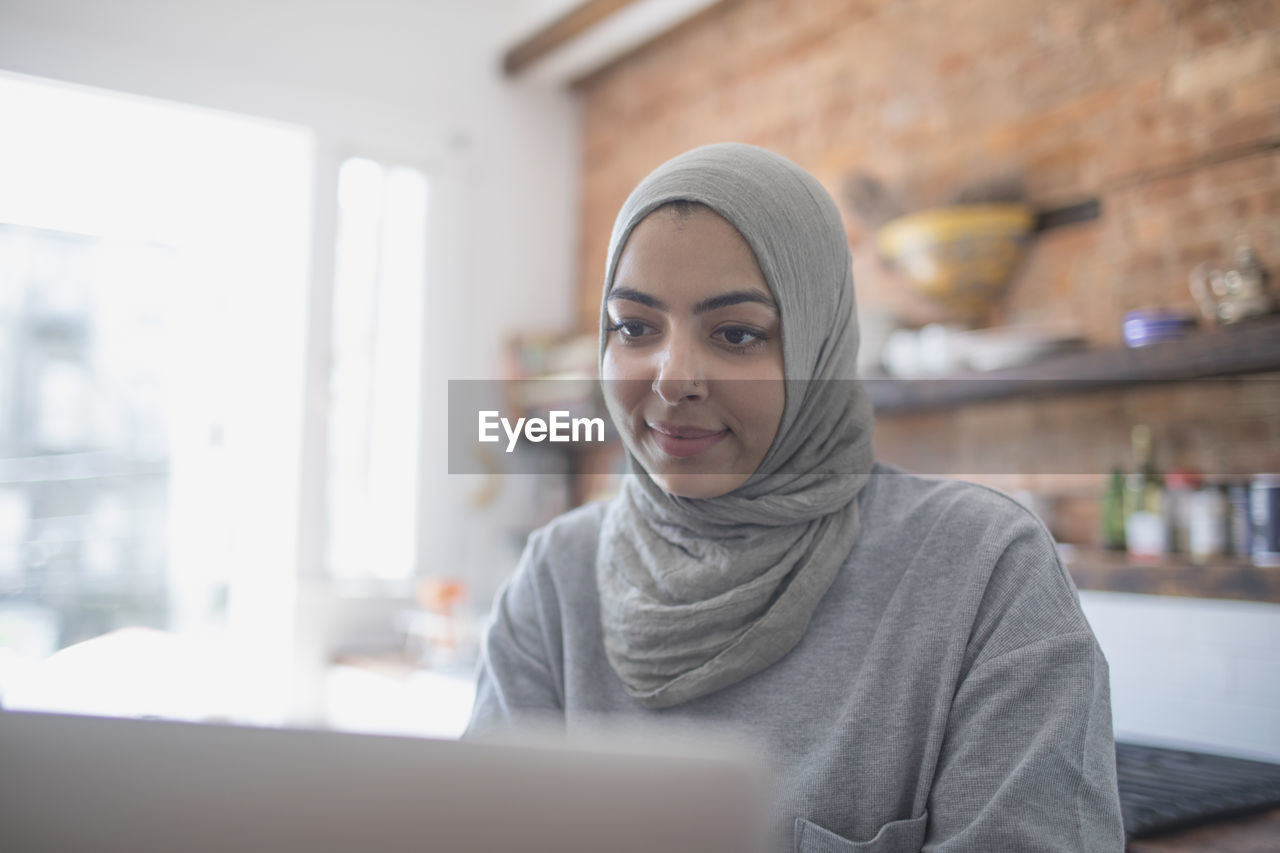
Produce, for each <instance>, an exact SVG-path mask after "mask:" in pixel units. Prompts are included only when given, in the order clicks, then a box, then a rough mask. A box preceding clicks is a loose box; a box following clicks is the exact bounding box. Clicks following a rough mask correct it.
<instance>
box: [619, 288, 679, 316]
mask: <svg viewBox="0 0 1280 853" xmlns="http://www.w3.org/2000/svg"><path fill="white" fill-rule="evenodd" d="M615 299H625V300H627V301H628V302H638V303H640V304H641V305H643V306H645V307H646V308H653V309H654V310H657V311H666V310H667V303H665V302H663V301H662V300H661V299H658V298H657V297H656V296H650V295H649V294H647V293H641V292H640V291H638V290H636V289H635V288H632V287H615V288H614V289H613V290H611V291H609V301H610V302H612V301H613V300H615Z"/></svg>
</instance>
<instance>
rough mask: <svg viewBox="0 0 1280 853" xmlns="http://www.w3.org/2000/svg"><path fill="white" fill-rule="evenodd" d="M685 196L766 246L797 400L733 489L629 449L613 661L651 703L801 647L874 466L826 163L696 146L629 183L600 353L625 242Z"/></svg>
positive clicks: (607, 578)
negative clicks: (701, 483) (710, 485)
mask: <svg viewBox="0 0 1280 853" xmlns="http://www.w3.org/2000/svg"><path fill="white" fill-rule="evenodd" d="M678 200H684V201H690V202H695V203H698V204H702V205H705V206H706V207H708V208H710V209H711V210H713V211H714V212H715V213H717V214H719V215H720V216H721V217H722V218H724V219H725V220H727V221H728V222H729V223H730V224H731V225H733V226H734V228H736V229H737V230H738V232H739V233H740V234H741V235H742V236H743V238H744V239H745V240H746V241H747V244H748V245H749V246H750V247H751V250H752V251H753V252H754V254H755V258H756V262H757V263H758V264H759V266H760V271H761V272H762V273H763V275H764V278H765V281H766V283H767V284H768V286H769V289H770V290H771V291H772V293H773V297H774V300H775V301H776V303H777V305H778V310H779V315H780V323H781V337H782V350H783V372H784V376H785V381H786V388H785V391H786V399H785V406H784V409H783V413H782V420H781V423H780V424H779V427H778V433H777V435H776V436H775V437H774V440H773V444H772V445H771V446H770V448H769V450H768V452H767V453H766V455H765V457H764V459H763V460H762V461H761V463H760V466H759V468H758V469H757V470H756V472H755V474H754V475H752V476H751V477H750V478H748V479H747V481H746V482H744V483H743V484H742V485H740V486H738V487H737V488H736V489H734V490H733V491H731V492H729V493H728V494H725V495H722V496H719V497H714V498H707V499H693V498H684V497H680V496H677V495H672V494H669V493H667V492H665V491H663V490H662V488H661V487H659V486H658V485H657V483H655V482H654V481H653V479H652V478H651V477H650V476H649V475H648V473H646V472H645V470H644V468H643V467H642V466H641V465H640V464H639V462H638V461H637V460H636V456H635V453H634V450H635V449H634V448H631V447H628V448H627V451H628V454H627V455H628V465H629V473H628V475H627V476H626V477H624V478H623V485H622V488H621V491H620V493H619V494H618V496H617V497H616V498H615V499H614V500H613V501H612V503H610V505H609V506H608V508H607V509H606V512H605V518H604V524H603V528H602V530H601V537H600V547H599V552H598V555H597V565H596V572H597V580H598V584H599V589H600V603H601V619H602V623H603V628H604V643H605V651H606V654H607V656H608V659H609V662H610V664H611V665H612V667H613V669H614V671H615V672H616V673H617V675H618V677H619V678H620V679H621V680H622V682H623V683H624V684H625V685H626V688H627V691H628V692H629V693H630V695H631V696H633V697H634V698H635V699H636V700H638V701H639V702H640V703H642V704H643V705H645V706H646V707H650V708H665V707H669V706H672V705H677V704H680V703H682V702H687V701H689V700H691V699H696V698H698V697H700V696H704V695H706V694H708V693H712V692H714V691H717V690H720V689H722V688H724V687H727V686H729V685H732V684H734V683H736V682H738V681H741V680H742V679H744V678H747V677H748V676H751V675H753V674H755V673H757V672H759V671H760V670H762V669H764V668H765V667H767V666H769V665H770V664H772V663H774V662H776V661H777V660H779V659H780V658H782V657H783V656H784V655H785V654H786V653H787V652H789V651H790V650H791V649H792V648H793V647H794V646H795V645H796V643H797V642H799V641H800V638H801V637H802V636H803V635H804V632H805V629H806V628H807V627H808V624H809V619H810V617H811V616H812V614H813V611H814V608H815V607H817V604H818V601H819V600H820V599H821V597H822V595H823V593H825V592H826V591H827V588H828V587H830V585H831V582H832V581H833V580H834V579H835V576H836V573H837V572H838V571H839V569H840V566H841V565H842V564H843V563H844V561H845V559H846V557H847V556H848V555H849V551H850V549H851V548H852V546H853V543H854V541H855V540H856V539H857V536H858V531H859V520H858V506H857V496H858V492H859V491H860V490H861V488H862V486H863V484H864V483H865V482H866V479H867V476H868V474H869V472H870V470H871V466H872V463H873V457H872V448H871V424H872V413H871V406H870V403H869V401H868V399H867V395H866V391H865V389H864V388H863V386H862V383H861V382H859V381H856V372H855V362H856V358H857V352H858V326H857V322H856V317H855V306H854V293H853V272H852V267H851V256H850V253H849V245H848V240H847V237H846V235H845V231H844V226H843V224H842V222H841V219H840V213H839V210H838V209H837V208H836V205H835V202H834V201H833V200H832V199H831V196H830V195H829V194H828V193H827V192H826V190H825V189H824V188H823V187H822V185H821V184H820V183H818V181H817V180H816V179H815V178H814V177H813V176H812V175H810V174H809V173H808V172H806V171H804V170H803V169H801V168H800V167H799V166H797V165H796V164H794V163H792V162H791V161H789V160H787V159H785V158H784V157H781V156H779V155H777V154H774V153H772V152H770V151H766V150H765V149H763V148H757V147H755V146H751V145H743V144H738V143H721V144H716V145H708V146H705V147H702V148H696V149H694V150H692V151H689V152H686V153H685V154H682V155H680V156H678V157H676V158H674V159H672V160H670V161H668V162H666V163H664V164H663V165H662V166H659V167H658V168H657V169H656V170H655V171H654V172H653V173H651V174H650V175H649V176H648V177H647V178H645V179H644V180H643V181H642V182H641V183H640V185H639V186H637V187H636V189H635V190H634V191H633V192H632V193H631V196H630V197H629V198H628V199H627V201H626V203H625V204H624V205H623V206H622V210H621V211H620V212H619V214H618V218H617V221H616V222H615V223H614V227H613V234H612V238H611V240H610V244H609V256H608V266H607V269H606V274H605V281H604V299H603V300H602V304H601V323H600V328H601V335H600V357H601V361H603V358H604V351H605V347H606V345H607V343H608V334H607V332H605V328H606V327H607V326H608V325H609V322H608V314H607V307H606V306H607V302H608V296H609V291H610V290H611V289H612V287H613V281H614V276H615V274H616V271H617V268H618V261H619V258H620V257H621V255H622V252H623V249H624V247H625V246H626V242H627V238H628V236H629V235H630V234H631V231H632V230H633V229H634V228H635V227H636V225H637V224H638V223H639V222H640V221H641V220H643V219H644V218H645V217H646V216H647V215H649V214H650V213H652V212H653V211H654V210H656V209H657V208H659V207H661V206H663V205H665V204H668V203H670V202H673V201H678ZM714 381H715V379H714V377H711V382H712V386H711V388H712V390H711V393H713V394H714Z"/></svg>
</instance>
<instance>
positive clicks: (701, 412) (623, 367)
mask: <svg viewBox="0 0 1280 853" xmlns="http://www.w3.org/2000/svg"><path fill="white" fill-rule="evenodd" d="M607 310H608V322H609V327H608V338H607V342H606V344H605V351H604V361H603V364H602V369H601V373H602V377H603V379H604V380H605V382H604V388H605V400H606V403H607V404H608V407H609V414H610V415H611V416H612V417H613V421H614V423H615V424H616V425H617V427H618V430H619V431H620V432H621V433H622V435H623V436H624V437H625V438H626V439H627V443H628V444H629V446H630V448H631V450H632V452H633V453H634V454H635V456H636V458H637V460H638V461H639V462H640V464H641V465H642V466H644V469H645V471H647V472H648V473H649V476H651V477H652V478H653V479H654V481H655V482H656V483H657V484H658V485H659V486H660V487H661V488H662V489H664V490H665V491H667V492H669V493H671V494H674V495H680V496H681V497H686V498H711V497H717V496H719V495H723V494H727V493H729V492H731V491H733V490H734V489H736V488H737V487H738V486H740V485H741V484H742V483H743V482H745V481H746V480H747V478H749V477H750V476H751V474H752V473H754V472H755V470H756V469H757V468H758V467H759V465H760V462H761V461H762V460H763V459H764V456H765V453H767V452H768V450H769V447H770V445H771V444H772V443H773V438H774V436H775V435H776V434H777V432H778V425H779V424H780V423H781V421H782V410H783V406H784V404H785V401H786V398H785V391H784V387H783V382H782V377H783V369H782V367H783V365H782V338H781V334H780V330H781V325H780V320H779V316H778V308H777V304H776V303H775V302H774V299H773V295H772V294H771V293H770V292H769V287H768V285H767V284H766V283H765V279H764V275H763V274H762V273H761V272H760V267H759V265H758V264H757V263H756V259H755V255H754V253H753V252H752V251H751V247H750V246H748V245H747V242H746V240H744V239H743V238H742V235H741V234H739V233H738V232H737V230H736V229H735V228H734V227H733V226H732V225H730V224H729V223H728V222H727V221H725V220H724V219H723V218H721V217H720V216H719V215H718V214H716V213H714V212H713V211H711V210H710V209H709V208H706V207H704V206H701V205H694V206H693V208H692V213H688V214H684V213H679V212H677V211H676V210H675V209H674V208H670V207H664V208H659V209H658V210H656V211H654V212H653V213H651V214H650V215H649V216H647V217H645V219H644V220H643V221H641V222H640V224H639V225H637V226H636V227H635V228H634V229H633V230H632V232H631V235H630V237H629V239H628V240H627V244H626V247H625V248H624V249H623V251H622V257H621V258H619V260H618V269H617V272H616V274H615V276H614V285H613V289H612V290H611V291H610V293H609V299H608V304H607Z"/></svg>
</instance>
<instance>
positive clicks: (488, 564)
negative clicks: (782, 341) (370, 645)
mask: <svg viewBox="0 0 1280 853" xmlns="http://www.w3.org/2000/svg"><path fill="white" fill-rule="evenodd" d="M568 5H572V4H571V2H570V0H202V2H195V0H111V2H100V0H0V70H3V71H8V72H15V73H19V74H28V75H33V76H37V77H44V78H51V79H55V80H60V81H65V82H70V83H74V84H80V85H86V86H92V87H98V88H104V89H112V90H118V91H123V92H130V93H134V94H139V95H144V96H149V97H156V98H162V99H167V100H173V101H181V102H186V103H192V104H197V105H200V106H205V107H212V108H216V109H222V110H228V111H233V112H238V113H245V114H249V115H254V116H258V117H263V118H269V119H275V120H280V121H286V122H291V123H295V124H299V125H304V126H307V127H309V128H311V129H313V130H314V132H315V133H316V138H317V158H318V163H319V170H318V172H317V175H318V178H319V183H318V188H319V189H320V190H321V191H322V193H321V194H322V195H323V190H324V189H326V188H327V189H332V186H327V187H326V184H325V181H330V182H331V181H332V171H331V167H332V166H334V165H335V164H336V162H337V161H338V160H339V159H340V158H342V157H344V156H347V155H350V154H364V155H368V156H374V157H379V158H383V159H389V160H395V161H400V162H403V163H406V164H408V165H414V166H418V167H420V168H422V169H424V170H425V171H426V172H427V173H428V175H429V177H430V179H431V206H432V209H431V226H430V227H431V233H430V236H429V241H430V261H429V269H428V278H429V281H428V299H427V301H428V315H429V318H428V321H427V324H428V326H427V330H426V333H425V337H424V344H425V347H426V350H427V360H428V365H429V366H428V376H427V379H426V382H427V385H428V387H427V389H426V399H427V406H428V409H429V411H428V414H427V419H426V420H427V423H426V425H425V426H424V432H425V435H424V441H425V447H426V454H425V455H426V456H427V459H426V460H425V461H424V474H423V476H424V481H423V482H424V503H425V508H424V512H423V526H422V532H421V536H422V540H423V542H424V547H423V548H422V553H423V566H422V567H421V568H422V570H423V571H424V572H426V573H430V574H455V575H456V574H462V575H468V576H471V577H472V578H473V579H474V582H475V584H476V586H477V589H478V591H479V592H480V593H481V597H482V598H483V596H484V594H485V593H487V592H489V591H491V590H492V588H493V587H494V586H495V585H496V583H497V582H498V581H499V580H500V579H501V577H503V576H505V574H506V573H508V572H509V571H510V569H511V568H512V567H513V564H514V563H513V553H512V548H511V545H510V543H509V542H508V537H506V536H504V535H503V531H504V530H505V528H506V527H507V526H508V523H507V521H506V520H504V519H503V518H500V517H498V516H497V514H496V513H495V512H494V511H489V512H488V513H483V512H472V511H467V510H466V509H464V508H463V505H464V497H465V494H466V493H467V491H468V490H469V489H471V488H472V487H473V486H474V483H473V482H471V481H470V480H469V479H468V478H464V477H451V476H449V475H447V473H446V460H445V454H444V435H445V433H444V421H445V418H444V409H443V406H444V404H445V399H446V397H445V389H446V385H445V383H446V381H447V380H448V379H461V378H472V379H480V378H497V376H498V375H499V358H500V355H501V351H502V344H503V342H504V340H505V338H506V336H507V335H508V334H510V333H511V332H512V331H514V330H518V329H537V330H547V329H559V328H567V327H568V326H569V325H570V324H571V322H572V320H573V316H574V315H573V305H574V300H573V288H574V280H575V276H576V263H575V261H576V258H575V249H576V245H575V244H576V233H577V211H578V196H579V193H578V175H579V159H580V155H579V127H578V124H579V123H578V111H577V106H576V103H575V101H574V99H573V97H572V96H571V95H569V94H568V93H567V92H565V91H563V90H560V89H556V88H552V87H550V86H547V85H545V84H536V83H530V82H515V83H513V82H509V81H507V80H506V79H504V77H503V75H502V72H501V56H502V51H503V49H504V48H505V47H507V46H509V45H510V44H511V43H513V42H515V41H516V40H517V39H518V38H519V37H521V36H524V35H527V34H528V32H529V31H530V30H531V29H532V28H533V27H534V26H535V25H536V24H537V23H538V22H545V20H547V19H548V18H549V17H552V16H554V14H555V13H556V12H557V11H558V10H561V9H562V8H564V7H566V6H568ZM2 124H3V117H0V126H2ZM0 132H2V131H0ZM326 168H330V173H328V176H327V177H326V174H325V173H324V169H326ZM332 214H333V211H332V205H330V206H328V207H327V208H326V206H325V205H323V204H321V205H319V206H318V208H317V215H318V219H317V223H316V227H317V233H318V234H320V235H321V236H322V237H323V235H324V233H325V229H326V228H331V226H332V222H331V221H330V222H326V217H330V218H331V217H332ZM320 245H323V240H321V241H320ZM329 262H330V259H328V258H326V256H325V255H324V253H323V251H318V252H317V254H316V256H315V258H314V259H313V263H314V265H315V268H316V269H315V273H314V274H315V275H316V276H317V277H318V278H320V279H323V277H324V274H325V271H326V269H325V268H326V265H327V264H328V263H329ZM316 309H318V310H316ZM327 311H328V308H327V306H325V305H323V304H320V305H318V306H313V312H314V313H313V316H312V318H311V329H312V332H313V334H314V333H315V332H316V331H317V330H323V329H325V328H326V327H327V323H328V319H329V317H328V314H327ZM309 358H310V360H311V364H312V368H313V372H314V373H316V374H319V373H321V372H322V371H323V368H324V361H323V359H324V353H323V352H322V351H320V350H315V349H313V351H312V352H311V353H310V354H309ZM322 391H323V384H322V383H313V385H312V387H310V388H309V389H307V403H306V412H305V417H307V418H309V419H311V420H312V421H313V422H314V421H320V420H323V416H324V412H325V405H326V401H325V399H324V397H323V394H322ZM433 408H434V409H435V410H438V411H439V416H438V418H437V417H433V416H432V412H431V409H433ZM437 425H438V426H437ZM299 429H300V431H301V425H299ZM322 460H323V455H322V453H321V452H320V448H318V447H306V448H304V449H303V465H302V470H303V474H302V477H303V483H302V484H301V488H300V490H299V491H300V493H301V495H302V501H303V505H302V507H301V518H302V521H301V522H300V528H299V529H300V532H301V536H300V537H299V542H300V546H299V566H298V571H299V574H300V576H302V577H303V578H304V579H310V580H309V582H308V583H304V585H303V587H304V588H303V589H301V590H300V592H299V596H300V597H299V609H300V611H305V610H310V611H312V612H316V613H323V612H326V609H327V601H328V598H329V596H330V593H329V592H328V591H327V590H326V589H324V586H325V585H324V584H323V583H321V582H319V581H318V580H316V578H317V576H318V574H319V561H320V554H319V550H318V547H316V543H318V542H319V541H321V537H320V535H319V534H320V532H321V526H322V524H323V515H322V503H321V502H320V500H319V498H318V495H319V494H320V492H319V490H318V488H316V485H317V484H316V481H315V479H314V476H315V472H316V471H317V470H319V468H320V463H322ZM309 478H310V479H309ZM309 501H310V503H308V502H309ZM483 603H484V602H483V601H482V602H481V604H483ZM301 624H302V630H303V632H304V634H305V632H307V631H308V630H309V631H310V632H311V634H310V640H311V642H312V645H314V644H315V643H317V642H321V641H323V637H322V636H321V635H323V633H324V630H325V629H324V626H323V625H320V624H316V623H314V622H313V623H312V624H311V626H310V628H308V627H307V624H306V618H305V616H304V617H302V622H301ZM311 663H312V664H317V663H318V659H313V660H312V661H311Z"/></svg>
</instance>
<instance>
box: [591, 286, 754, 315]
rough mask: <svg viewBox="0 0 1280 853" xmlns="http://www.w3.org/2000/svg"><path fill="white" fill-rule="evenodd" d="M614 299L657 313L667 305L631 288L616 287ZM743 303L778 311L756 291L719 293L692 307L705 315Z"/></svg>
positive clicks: (611, 293)
mask: <svg viewBox="0 0 1280 853" xmlns="http://www.w3.org/2000/svg"><path fill="white" fill-rule="evenodd" d="M614 299H625V300H627V301H628V302H637V303H639V304H640V305H644V306H646V307H648V308H653V309H654V310H657V311H666V310H667V304H666V303H665V302H663V301H662V300H661V299H658V298H657V297H656V296H650V295H649V294H647V293H644V292H642V291H639V290H636V289H635V288H631V287H616V288H614V289H613V290H612V291H610V292H609V301H611V302H612V301H613V300H614ZM743 302H755V303H758V304H760V305H763V306H765V307H766V308H772V309H773V310H774V311H777V310H778V306H777V305H776V304H774V301H773V299H772V298H771V297H770V296H768V295H767V294H764V293H760V292H759V291H757V290H734V291H731V292H729V293H721V294H719V295H717V296H712V297H710V298H709V299H704V300H702V301H701V302H699V303H698V304H697V305H695V306H693V313H694V314H706V313H707V312H708V311H715V310H717V309H719V308H727V307H729V306H730V305H740V304H742V303H743Z"/></svg>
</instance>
